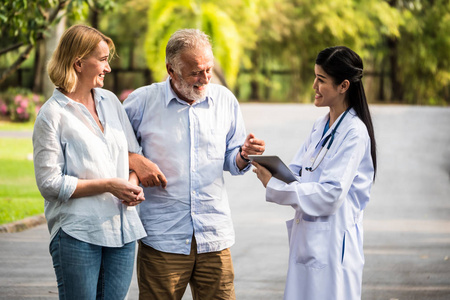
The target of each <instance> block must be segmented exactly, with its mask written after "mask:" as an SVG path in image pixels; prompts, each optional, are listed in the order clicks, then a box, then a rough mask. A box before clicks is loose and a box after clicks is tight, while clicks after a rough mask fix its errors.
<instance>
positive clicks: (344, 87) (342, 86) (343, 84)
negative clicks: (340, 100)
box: [339, 79, 350, 94]
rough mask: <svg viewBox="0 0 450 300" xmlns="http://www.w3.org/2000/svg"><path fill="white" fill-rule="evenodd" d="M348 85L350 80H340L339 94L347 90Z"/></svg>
mask: <svg viewBox="0 0 450 300" xmlns="http://www.w3.org/2000/svg"><path fill="white" fill-rule="evenodd" d="M349 87H350V81H348V80H347V79H345V80H344V81H342V82H341V84H340V85H339V92H340V93H341V94H344V93H345V92H347V90H348V88H349Z"/></svg>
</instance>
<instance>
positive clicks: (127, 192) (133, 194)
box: [109, 176, 145, 206]
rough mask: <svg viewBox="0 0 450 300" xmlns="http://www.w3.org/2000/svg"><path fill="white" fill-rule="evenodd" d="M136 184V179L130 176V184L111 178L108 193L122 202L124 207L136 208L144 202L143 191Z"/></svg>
mask: <svg viewBox="0 0 450 300" xmlns="http://www.w3.org/2000/svg"><path fill="white" fill-rule="evenodd" d="M132 182H133V183H132ZM136 183H137V181H136V179H134V178H133V177H132V176H130V182H127V181H126V180H124V179H120V178H111V180H110V184H109V192H110V193H111V194H113V195H114V196H116V197H117V198H119V199H120V200H122V203H123V204H124V205H127V206H136V205H138V204H139V203H141V202H142V201H144V200H145V197H144V191H143V189H142V188H141V187H140V186H137V185H136Z"/></svg>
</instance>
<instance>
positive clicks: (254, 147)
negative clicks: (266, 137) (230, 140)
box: [241, 133, 266, 159]
mask: <svg viewBox="0 0 450 300" xmlns="http://www.w3.org/2000/svg"><path fill="white" fill-rule="evenodd" d="M265 150H266V143H265V142H264V141H263V140H259V139H257V138H255V136H254V134H253V133H250V134H249V135H248V136H247V138H246V139H245V142H244V145H242V152H241V154H242V156H243V157H244V158H246V159H248V156H249V155H261V154H263V153H264V151H265Z"/></svg>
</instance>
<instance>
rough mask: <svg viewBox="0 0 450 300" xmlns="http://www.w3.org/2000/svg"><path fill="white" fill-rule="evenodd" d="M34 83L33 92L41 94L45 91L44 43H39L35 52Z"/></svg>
mask: <svg viewBox="0 0 450 300" xmlns="http://www.w3.org/2000/svg"><path fill="white" fill-rule="evenodd" d="M34 51H35V52H34V70H33V74H34V81H33V92H34V93H37V94H41V93H42V91H43V85H44V83H43V82H44V80H45V77H46V76H45V75H46V74H47V73H46V70H45V69H46V65H45V62H46V61H45V43H44V41H42V40H41V41H39V42H38V43H37V45H36V47H35V50H34Z"/></svg>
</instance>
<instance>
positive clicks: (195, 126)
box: [124, 77, 250, 255]
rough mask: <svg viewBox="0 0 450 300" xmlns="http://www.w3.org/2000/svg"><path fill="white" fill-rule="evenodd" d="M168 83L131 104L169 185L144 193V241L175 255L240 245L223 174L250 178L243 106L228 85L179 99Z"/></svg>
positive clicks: (145, 90)
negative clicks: (240, 159)
mask: <svg viewBox="0 0 450 300" xmlns="http://www.w3.org/2000/svg"><path fill="white" fill-rule="evenodd" d="M169 80H170V77H169V78H168V79H167V80H166V81H165V82H160V83H154V84H152V85H149V86H144V87H141V88H139V89H137V90H136V91H134V92H133V93H131V94H130V96H129V97H128V98H127V99H126V100H125V101H124V106H125V110H126V112H127V114H128V116H129V118H130V121H131V125H132V126H133V129H134V131H135V133H136V137H137V138H138V141H140V143H141V146H142V150H143V153H144V155H145V157H147V158H149V159H150V160H151V161H152V162H154V163H155V164H157V165H158V167H159V168H160V170H161V172H162V173H163V174H164V176H165V177H166V179H167V186H166V188H165V189H163V188H162V187H160V186H156V187H147V188H144V193H145V199H146V200H145V201H144V202H143V203H142V204H140V210H139V215H140V217H141V220H142V223H143V224H144V227H145V229H146V231H147V235H148V236H147V237H146V238H144V239H142V241H143V242H144V243H145V244H146V245H149V246H151V247H152V248H154V249H156V250H159V251H162V252H169V253H177V254H186V255H188V254H189V253H190V251H191V242H192V235H193V234H194V235H195V239H196V243H197V251H198V253H206V252H214V251H220V250H223V249H226V248H229V247H230V246H232V245H233V244H234V229H233V223H232V220H231V214H230V207H229V203H228V196H227V192H226V190H225V182H224V178H223V172H224V171H229V172H230V173H231V174H232V175H240V174H244V173H245V172H246V171H247V170H248V169H249V168H250V165H248V166H247V167H246V168H245V169H244V170H239V167H238V166H237V165H236V155H237V154H238V151H239V146H240V145H242V144H243V143H244V141H245V137H246V133H245V126H244V121H243V118H242V115H241V111H240V109H239V103H238V101H237V99H236V97H234V95H233V94H232V93H231V91H229V90H228V89H226V88H225V87H223V86H220V85H216V84H209V85H208V93H207V96H206V98H205V99H203V100H201V101H196V102H195V103H193V104H192V105H189V104H187V103H186V102H185V101H183V100H180V99H179V98H178V97H177V96H176V94H175V93H174V91H173V90H172V88H171V86H170V81H169Z"/></svg>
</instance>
